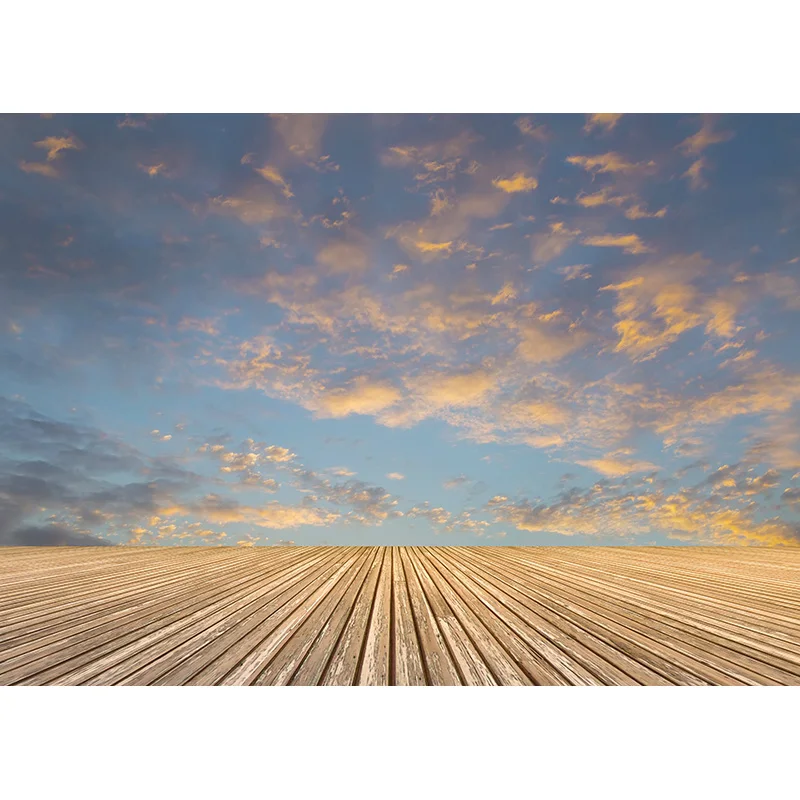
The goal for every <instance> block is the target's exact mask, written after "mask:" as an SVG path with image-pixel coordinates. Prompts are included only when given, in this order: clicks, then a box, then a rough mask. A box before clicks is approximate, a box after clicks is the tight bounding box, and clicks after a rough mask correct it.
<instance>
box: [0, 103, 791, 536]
mask: <svg viewBox="0 0 800 800" xmlns="http://www.w3.org/2000/svg"><path fill="white" fill-rule="evenodd" d="M0 153H1V154H2V157H1V158H0V380H1V381H2V384H0V397H1V398H2V399H0V442H1V443H2V444H0V518H2V521H1V522H0V543H3V544H64V543H68V544H81V543H91V544H96V543H102V542H108V543H111V544H126V543H131V544H160V545H199V544H210V545H219V544H225V545H227V544H230V545H234V544H239V545H271V544H279V543H282V542H286V541H292V542H295V543H296V544H321V543H327V544H464V545H474V544H513V545H525V544H530V545H543V544H559V545H569V544H603V545H609V544H620V545H622V544H651V543H655V544H767V545H779V544H797V543H798V542H800V516H799V514H798V512H800V415H799V414H798V403H799V402H800V371H799V366H800V365H799V363H798V351H797V345H796V342H799V341H800V325H798V311H800V283H799V282H798V277H799V276H800V238H799V237H798V230H799V228H798V223H800V180H799V179H800V119H798V117H797V116H796V115H775V116H766V115H742V116H704V115H622V114H587V115H552V116H548V115H476V116H458V115H442V116H429V115H405V116H404V115H392V116H370V115H363V116H361V115H342V116H328V117H325V116H304V115H239V116H222V115H174V116H156V115H153V116H147V115H74V116H68V115H40V116H25V115H16V116H15V115H7V116H3V117H0Z"/></svg>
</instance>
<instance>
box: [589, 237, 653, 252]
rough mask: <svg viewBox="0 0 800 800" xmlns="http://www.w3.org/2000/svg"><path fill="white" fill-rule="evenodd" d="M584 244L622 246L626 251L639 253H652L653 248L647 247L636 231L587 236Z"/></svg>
mask: <svg viewBox="0 0 800 800" xmlns="http://www.w3.org/2000/svg"><path fill="white" fill-rule="evenodd" d="M583 243H584V244H588V245H591V246H593V247H621V248H623V250H624V252H626V253H631V254H632V255H638V254H640V253H651V252H652V250H651V248H649V247H647V245H645V244H644V243H643V242H642V240H641V239H640V238H639V237H638V235H637V234H635V233H625V234H620V235H616V234H608V233H607V234H603V235H602V236H587V237H586V238H585V239H583Z"/></svg>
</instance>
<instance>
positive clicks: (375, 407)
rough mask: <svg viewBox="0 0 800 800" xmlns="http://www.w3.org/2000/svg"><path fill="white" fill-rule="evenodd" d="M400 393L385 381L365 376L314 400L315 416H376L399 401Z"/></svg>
mask: <svg viewBox="0 0 800 800" xmlns="http://www.w3.org/2000/svg"><path fill="white" fill-rule="evenodd" d="M400 397H401V395H400V392H399V391H398V390H397V389H396V388H395V387H394V386H392V384H390V383H388V382H386V381H373V380H371V379H370V378H368V377H367V376H363V375H362V376H359V377H358V378H355V379H354V380H353V381H352V382H351V383H350V385H349V386H347V387H340V388H337V389H332V390H329V391H327V392H325V393H323V394H322V395H321V396H320V397H319V398H317V400H316V403H315V405H316V411H317V416H320V417H333V418H339V417H347V416H349V415H350V414H373V415H374V414H377V413H378V412H380V411H383V410H385V409H387V408H389V407H390V406H393V405H394V404H395V403H397V402H398V401H399V400H400Z"/></svg>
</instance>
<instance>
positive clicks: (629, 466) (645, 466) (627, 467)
mask: <svg viewBox="0 0 800 800" xmlns="http://www.w3.org/2000/svg"><path fill="white" fill-rule="evenodd" d="M575 463H576V464H580V465H581V466H582V467H589V468H590V469H593V470H595V471H597V472H599V473H600V474H601V475H605V476H607V477H609V478H619V477H621V476H623V475H630V474H632V473H634V472H649V471H652V470H656V469H658V467H656V465H655V464H651V463H650V462H649V461H630V460H626V459H621V458H615V457H614V456H613V455H611V456H604V457H603V458H590V459H586V460H577V461H576V462H575Z"/></svg>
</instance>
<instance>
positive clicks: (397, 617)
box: [392, 547, 428, 686]
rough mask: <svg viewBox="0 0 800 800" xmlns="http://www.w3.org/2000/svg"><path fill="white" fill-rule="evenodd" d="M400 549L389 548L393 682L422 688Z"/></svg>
mask: <svg viewBox="0 0 800 800" xmlns="http://www.w3.org/2000/svg"><path fill="white" fill-rule="evenodd" d="M402 550H403V548H401V547H393V548H392V555H393V557H392V597H393V603H392V608H393V614H392V617H393V619H392V638H393V641H394V647H393V648H392V651H393V653H394V670H393V674H394V683H395V685H397V686H425V685H426V684H427V682H428V681H427V678H426V676H425V665H424V663H423V660H422V653H421V651H420V642H419V637H418V635H417V626H416V622H415V620H414V614H413V611H412V609H411V598H410V597H409V592H408V584H407V583H406V575H405V569H404V567H403V561H402Z"/></svg>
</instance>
